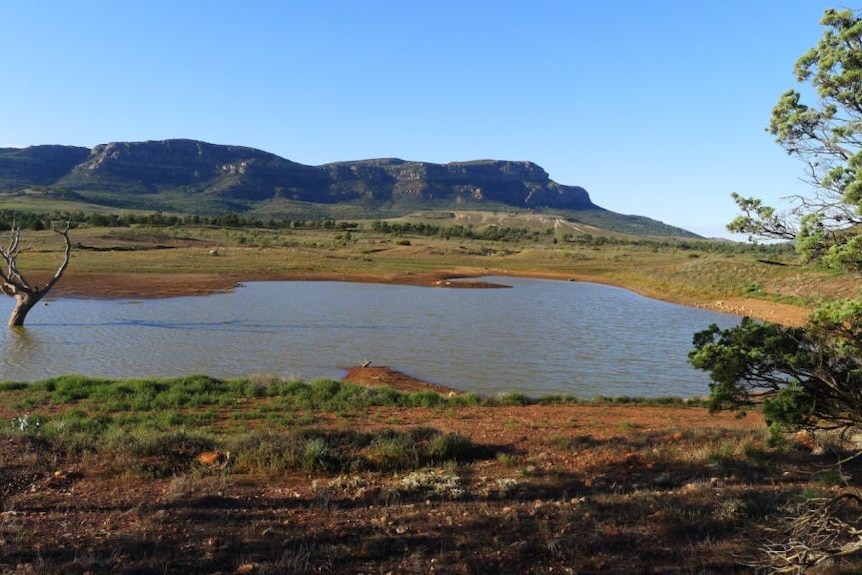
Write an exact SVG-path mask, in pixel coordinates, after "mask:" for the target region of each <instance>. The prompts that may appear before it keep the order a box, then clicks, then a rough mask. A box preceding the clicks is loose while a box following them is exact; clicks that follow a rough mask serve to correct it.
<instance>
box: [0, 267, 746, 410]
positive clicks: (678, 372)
mask: <svg viewBox="0 0 862 575" xmlns="http://www.w3.org/2000/svg"><path fill="white" fill-rule="evenodd" d="M489 280H490V281H497V282H501V283H508V284H510V285H512V286H513V287H514V289H511V290H465V289H456V290H448V289H432V288H419V287H410V286H391V285H374V284H349V283H338V282H254V283H249V284H248V285H247V286H245V287H243V288H241V289H240V290H238V291H237V292H233V293H228V294H215V295H210V296H199V297H184V298H173V299H168V300H134V301H131V300H126V301H117V300H79V299H60V300H55V301H54V302H53V303H52V305H50V306H48V307H40V308H39V309H38V310H34V313H33V314H32V315H31V317H30V318H28V320H29V321H30V324H29V327H28V328H25V329H23V330H6V331H5V332H3V333H0V342H2V345H3V348H4V350H5V353H4V354H3V358H2V360H0V361H2V370H3V375H2V378H3V379H12V380H36V379H42V378H45V377H49V376H52V375H58V374H62V373H70V372H77V373H86V374H90V375H99V376H105V377H133V376H147V375H152V376H164V375H178V374H185V373H209V374H212V375H215V376H220V377H235V376H242V375H247V374H250V373H257V372H268V373H275V374H281V375H292V376H297V377H303V378H306V379H311V378H315V377H337V376H338V375H339V374H340V369H341V368H343V367H346V366H350V365H356V364H358V363H359V362H361V361H362V360H364V359H369V360H371V361H373V362H374V363H375V364H378V365H390V366H392V367H395V368H397V369H403V370H404V371H407V372H409V373H411V374H413V375H416V376H417V377H423V378H426V379H429V380H431V381H435V382H439V383H442V384H446V385H451V386H453V387H457V388H461V389H466V390H470V391H476V392H480V393H496V392H503V391H521V392H525V393H530V394H543V393H557V392H568V393H574V394H576V395H580V396H586V397H589V396H592V395H595V394H608V395H622V394H626V395H643V396H655V395H668V394H673V395H703V394H705V393H706V392H707V383H708V382H707V379H706V376H705V374H703V373H701V372H697V371H695V370H693V369H692V368H691V367H690V366H688V364H687V362H686V353H687V352H688V349H689V348H690V347H691V337H692V334H693V333H694V332H696V331H698V330H700V329H703V328H704V327H705V326H707V325H709V324H710V323H713V322H715V323H718V324H719V325H721V326H722V327H728V326H730V325H733V324H735V323H736V322H737V318H735V317H733V316H728V315H724V314H717V313H713V312H709V311H705V310H699V309H692V308H686V307H682V306H676V305H672V304H667V303H664V302H659V301H655V300H650V299H647V298H644V297H641V296H638V295H636V294H634V293H632V292H629V291H626V290H622V289H618V288H612V287H607V286H599V285H595V284H583V283H574V282H554V281H546V280H526V279H514V278H489ZM130 303H134V305H129V304H130ZM3 304H8V302H5V301H3V302H0V306H2V305H3ZM9 310H11V307H9ZM2 313H4V308H3V307H0V314H2Z"/></svg>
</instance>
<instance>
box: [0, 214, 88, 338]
mask: <svg viewBox="0 0 862 575" xmlns="http://www.w3.org/2000/svg"><path fill="white" fill-rule="evenodd" d="M71 224H72V220H71V218H70V219H69V220H68V221H67V222H66V227H65V228H63V229H62V230H58V229H57V228H56V227H53V226H52V229H53V230H54V231H55V232H56V233H58V234H60V235H61V236H63V240H64V241H65V243H66V248H65V251H64V254H63V263H61V264H60V267H59V268H57V271H56V272H55V273H54V276H53V277H52V278H51V279H50V280H48V283H46V284H44V285H41V286H40V285H37V284H34V283H30V281H29V280H28V279H27V278H26V277H24V274H22V273H21V270H19V269H18V262H17V260H18V255H19V254H20V253H21V251H22V250H23V248H22V247H21V227H20V226H18V225H17V224H15V223H13V224H12V237H11V239H10V240H9V245H8V246H6V247H5V248H4V247H2V246H0V257H2V258H3V260H4V261H5V263H6V265H5V268H6V269H5V270H4V269H2V268H0V281H2V284H0V291H3V293H5V294H6V295H9V296H12V297H14V298H15V309H13V310H12V315H10V316H9V327H17V326H22V325H24V320H25V319H26V318H27V314H28V313H29V311H30V310H31V309H33V306H34V305H36V304H37V303H39V300H40V299H42V298H43V297H45V294H46V293H48V292H49V291H50V290H51V288H53V287H54V286H55V285H56V283H57V282H58V281H60V278H61V277H63V272H65V271H66V268H67V267H69V259H70V256H71V253H72V242H71V241H69V227H70V226H71Z"/></svg>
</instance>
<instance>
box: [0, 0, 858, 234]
mask: <svg viewBox="0 0 862 575" xmlns="http://www.w3.org/2000/svg"><path fill="white" fill-rule="evenodd" d="M841 6H843V5H841V4H838V5H836V4H832V3H826V2H820V1H818V0H780V1H779V0H745V1H743V0H722V1H720V2H717V1H694V2H692V1H690V0H687V1H682V0H651V1H643V0H617V1H614V2H608V1H606V0H568V1H562V0H531V1H529V2H528V1H526V0H522V1H517V2H516V1H511V0H472V1H471V0H459V1H453V0H434V1H431V0H427V1H426V0H317V1H313V0H283V1H275V0H273V1H262V0H246V1H243V2H239V1H236V2H226V1H217V0H213V1H206V2H204V1H193V0H187V1H183V2H180V1H163V0H147V1H146V2H144V1H139V2H133V1H128V2H109V1H107V0H104V1H101V2H93V1H88V0H76V1H74V2H72V1H59V0H58V1H33V2H13V1H6V2H2V3H0V54H2V56H0V146H14V147H23V146H28V145H35V144H72V145H79V146H88V147H90V146H94V145H96V144H100V143H105V142H111V141H140V140H161V139H166V138H193V139H200V140H205V141H208V142H213V143H218V144H238V145H245V146H251V147H255V148H260V149H263V150H266V151H269V152H273V153H276V154H279V155H281V156H283V157H285V158H288V159H290V160H293V161H297V162H302V163H305V164H312V165H317V164H322V163H326V162H332V161H338V160H355V159H364V158H374V157H400V158H404V159H408V160H423V161H430V162H449V161H462V160H472V159H482V158H494V159H508V160H531V161H533V162H536V163H537V164H539V165H541V166H542V167H543V168H545V169H546V170H547V171H548V173H549V174H550V176H551V178H552V179H554V180H555V181H557V182H560V183H563V184H570V185H580V186H583V187H585V188H586V189H587V190H588V191H589V192H590V196H591V197H592V199H593V201H594V202H595V203H597V204H599V205H601V206H603V207H606V208H608V209H611V210H614V211H618V212H622V213H628V214H638V215H644V216H648V217H652V218H655V219H659V220H662V221H664V222H667V223H670V224H674V225H678V226H681V227H685V228H688V229H692V230H694V231H698V232H700V233H707V234H710V235H712V234H717V233H719V232H720V231H721V229H722V228H723V226H724V224H726V223H727V222H728V221H729V220H730V219H731V218H732V217H733V216H734V215H735V214H736V212H735V206H734V205H733V202H732V200H731V199H730V193H731V192H738V193H740V194H742V195H745V196H756V197H761V198H764V199H765V200H767V201H768V202H772V203H778V202H779V198H781V197H783V196H787V195H790V194H798V193H804V192H805V190H806V188H805V187H804V185H802V184H800V183H799V181H798V178H799V176H800V175H801V173H802V165H801V164H800V163H798V162H797V161H795V160H793V159H792V158H788V157H787V156H786V155H785V153H784V152H783V151H782V150H781V148H779V146H778V145H777V144H775V143H774V141H773V139H772V137H771V136H770V135H769V134H768V133H766V132H765V131H764V128H765V126H766V125H767V124H768V122H769V115H770V111H771V109H772V106H773V105H774V104H775V102H776V101H777V99H778V97H779V96H780V94H781V93H782V92H784V91H785V90H787V89H789V88H791V87H795V86H796V83H795V79H794V77H793V73H792V68H793V63H794V62H795V61H796V59H797V58H798V57H799V56H800V55H801V54H802V53H803V52H805V50H807V49H808V48H809V47H811V46H813V45H814V44H815V43H816V42H817V40H818V39H819V37H820V36H821V35H822V31H823V29H822V27H821V26H820V25H819V20H820V17H821V15H822V14H823V10H824V9H826V8H828V7H841Z"/></svg>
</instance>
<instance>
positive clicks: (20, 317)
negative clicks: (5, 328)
mask: <svg viewBox="0 0 862 575" xmlns="http://www.w3.org/2000/svg"><path fill="white" fill-rule="evenodd" d="M40 299H42V296H41V295H39V296H31V295H29V294H19V295H16V296H15V309H13V310H12V315H10V316H9V327H19V326H22V325H24V320H25V319H27V314H28V313H29V312H30V310H31V309H33V306H35V305H36V303H37V302H38V301H39V300H40Z"/></svg>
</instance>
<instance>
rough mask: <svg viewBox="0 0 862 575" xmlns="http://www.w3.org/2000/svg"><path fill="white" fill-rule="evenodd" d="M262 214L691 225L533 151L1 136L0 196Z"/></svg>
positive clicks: (649, 229)
mask: <svg viewBox="0 0 862 575" xmlns="http://www.w3.org/2000/svg"><path fill="white" fill-rule="evenodd" d="M3 197H5V198H9V197H28V198H30V199H32V200H34V201H36V202H39V201H44V202H47V201H48V200H54V201H56V200H62V201H64V202H69V201H72V202H81V203H82V204H87V205H97V206H108V207H112V208H118V209H144V210H161V211H166V212H182V213H197V214H201V215H204V214H221V213H228V212H250V213H252V214H254V215H257V216H264V217H306V216H309V215H311V216H318V217H340V218H344V217H392V216H399V215H405V214H407V213H410V212H412V211H415V210H419V209H439V208H447V209H461V210H469V209H503V210H511V209H517V210H533V211H540V212H541V211H548V212H554V213H558V214H561V215H563V216H565V217H568V218H570V219H572V220H573V221H577V222H582V223H585V224H591V225H595V226H597V227H600V228H604V229H611V230H615V231H620V232H624V233H631V234H637V235H675V236H689V237H692V236H694V234H691V233H690V232H687V231H685V230H681V229H679V228H673V227H671V226H667V225H665V224H662V223H661V222H657V221H655V220H650V219H648V218H643V217H639V216H625V215H621V214H616V213H614V212H610V211H607V210H604V209H603V208H601V207H599V206H597V205H595V204H593V202H592V201H591V199H590V196H589V194H588V193H587V191H586V190H585V189H584V188H582V187H579V186H567V185H562V184H558V183H557V182H554V181H553V180H551V179H550V177H549V176H548V173H547V172H546V171H545V170H544V169H542V168H541V167H540V166H538V165H536V164H534V163H532V162H525V161H520V162H515V161H502V160H478V161H470V162H451V163H448V164H434V163H428V162H414V161H405V160H400V159H395V158H387V159H374V160H359V161H350V162H335V163H331V164H324V165H321V166H307V165H304V164H299V163H296V162H292V161H290V160H287V159H284V158H281V157H279V156H277V155H275V154H271V153H268V152H264V151H261V150H256V149H253V148H247V147H242V146H224V145H215V144H208V143H205V142H199V141H195V140H164V141H148V142H114V143H109V144H101V145H98V146H96V147H95V148H93V149H91V150H88V149H86V148H80V147H74V146H33V147H29V148H0V198H3Z"/></svg>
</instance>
